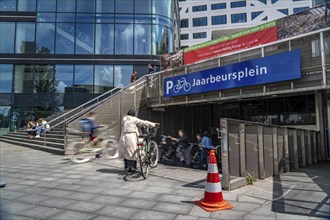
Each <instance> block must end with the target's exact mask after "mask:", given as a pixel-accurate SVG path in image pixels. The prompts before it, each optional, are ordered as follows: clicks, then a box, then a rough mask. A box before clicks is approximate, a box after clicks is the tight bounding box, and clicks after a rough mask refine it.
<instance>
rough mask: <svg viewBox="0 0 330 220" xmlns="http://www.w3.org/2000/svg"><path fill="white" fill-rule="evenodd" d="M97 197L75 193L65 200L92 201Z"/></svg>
mask: <svg viewBox="0 0 330 220" xmlns="http://www.w3.org/2000/svg"><path fill="white" fill-rule="evenodd" d="M95 197H97V194H92V193H82V192H74V193H71V194H69V195H66V196H65V198H67V199H75V200H83V201H90V200H91V199H94V198H95Z"/></svg>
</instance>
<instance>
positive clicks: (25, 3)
mask: <svg viewBox="0 0 330 220" xmlns="http://www.w3.org/2000/svg"><path fill="white" fill-rule="evenodd" d="M35 10H36V0H18V6H17V11H35Z"/></svg>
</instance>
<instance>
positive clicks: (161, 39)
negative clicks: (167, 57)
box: [152, 26, 169, 54]
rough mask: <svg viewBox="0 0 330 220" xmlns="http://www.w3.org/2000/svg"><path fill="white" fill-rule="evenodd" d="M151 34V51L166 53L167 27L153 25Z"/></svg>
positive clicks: (167, 49)
mask: <svg viewBox="0 0 330 220" xmlns="http://www.w3.org/2000/svg"><path fill="white" fill-rule="evenodd" d="M152 32H153V33H152V34H153V35H152V36H153V45H152V47H153V52H154V51H155V52H156V54H165V53H168V51H169V48H168V36H169V35H168V29H167V28H166V27H162V26H154V28H153V29H152Z"/></svg>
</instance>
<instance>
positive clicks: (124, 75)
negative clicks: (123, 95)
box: [114, 65, 133, 88]
mask: <svg viewBox="0 0 330 220" xmlns="http://www.w3.org/2000/svg"><path fill="white" fill-rule="evenodd" d="M114 72H115V75H114V82H115V84H114V86H115V87H119V88H123V87H125V86H127V85H129V84H130V83H131V74H132V72H133V66H132V65H115V66H114Z"/></svg>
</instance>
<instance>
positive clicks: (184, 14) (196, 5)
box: [179, 0, 327, 48]
mask: <svg viewBox="0 0 330 220" xmlns="http://www.w3.org/2000/svg"><path fill="white" fill-rule="evenodd" d="M325 2H327V0H322V1H315V0H249V1H245V0H231V1H226V0H212V1H211V0H208V1H191V0H179V7H180V19H181V35H180V38H181V46H182V47H183V48H185V47H188V46H192V45H195V44H199V43H201V42H205V41H208V40H211V39H215V38H218V37H221V36H224V35H227V34H230V33H233V32H237V31H239V30H241V29H245V28H248V27H251V26H256V25H260V24H263V23H266V22H269V21H272V20H276V19H279V18H282V17H285V16H287V15H291V14H295V13H298V12H301V11H304V10H306V9H308V8H310V7H314V6H316V5H319V4H322V3H325Z"/></svg>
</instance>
